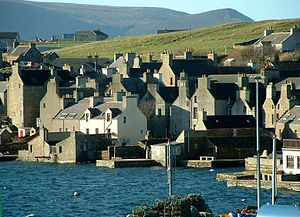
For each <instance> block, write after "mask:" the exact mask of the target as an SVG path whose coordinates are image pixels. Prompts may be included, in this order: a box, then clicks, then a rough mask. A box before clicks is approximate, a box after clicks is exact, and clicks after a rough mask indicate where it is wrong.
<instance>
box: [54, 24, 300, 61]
mask: <svg viewBox="0 0 300 217" xmlns="http://www.w3.org/2000/svg"><path fill="white" fill-rule="evenodd" d="M295 25H297V26H300V19H293V20H271V21H260V22H250V23H235V24H228V25H220V26H214V27H207V28H202V29H197V30H190V31H184V32H176V33H168V34H161V35H145V36H132V37H124V38H117V39H110V40H106V41H99V42H93V43H87V44H82V45H78V46H72V47H66V48H64V49H60V50H57V53H58V54H59V55H60V56H61V57H86V56H87V55H88V54H95V53H97V54H98V55H99V56H100V57H113V54H114V53H117V52H121V53H125V52H130V51H134V52H136V53H137V54H141V55H142V54H146V53H148V52H152V53H153V54H154V56H155V57H156V58H158V57H159V54H160V53H161V52H162V51H164V50H168V51H169V52H172V53H173V54H182V52H183V51H184V50H186V48H191V49H192V50H193V52H194V54H203V53H207V52H209V51H215V52H217V53H218V54H224V52H225V49H226V50H227V52H230V51H231V50H232V49H233V48H232V45H233V44H234V43H239V42H243V41H248V40H251V39H254V38H258V37H261V36H262V34H263V30H264V29H266V28H267V27H268V26H272V27H273V29H274V31H275V32H278V31H289V30H290V28H292V27H293V26H295Z"/></svg>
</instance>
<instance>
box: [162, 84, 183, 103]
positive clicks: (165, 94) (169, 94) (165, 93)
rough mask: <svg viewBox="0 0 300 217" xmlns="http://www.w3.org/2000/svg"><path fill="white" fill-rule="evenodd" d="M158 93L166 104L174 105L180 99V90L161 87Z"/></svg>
mask: <svg viewBox="0 0 300 217" xmlns="http://www.w3.org/2000/svg"><path fill="white" fill-rule="evenodd" d="M158 93H159V95H160V96H161V97H162V98H163V100H164V101H165V102H167V103H173V102H174V101H175V100H176V99H177V97H178V88H177V87H165V86H160V87H159V90H158Z"/></svg>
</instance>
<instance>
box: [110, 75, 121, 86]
mask: <svg viewBox="0 0 300 217" xmlns="http://www.w3.org/2000/svg"><path fill="white" fill-rule="evenodd" d="M121 82H123V75H122V74H121V73H116V74H114V75H113V76H112V83H113V84H119V83H121Z"/></svg>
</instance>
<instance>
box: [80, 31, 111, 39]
mask: <svg viewBox="0 0 300 217" xmlns="http://www.w3.org/2000/svg"><path fill="white" fill-rule="evenodd" d="M107 38H108V35H107V34H105V33H104V32H102V31H100V29H96V30H80V31H77V32H75V41H101V40H105V39H107Z"/></svg>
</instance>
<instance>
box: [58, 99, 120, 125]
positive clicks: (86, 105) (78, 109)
mask: <svg viewBox="0 0 300 217" xmlns="http://www.w3.org/2000/svg"><path fill="white" fill-rule="evenodd" d="M86 109H89V110H90V111H91V113H92V118H95V119H102V118H104V117H103V115H102V113H103V112H105V111H106V110H107V109H111V110H112V112H113V118H114V117H116V116H118V115H119V114H121V112H122V111H123V109H124V108H123V102H122V101H107V102H104V103H102V104H99V105H97V106H95V107H94V108H90V99H89V98H84V99H82V100H80V101H79V102H78V103H76V104H74V105H72V106H70V107H68V108H66V109H64V110H62V111H60V112H59V113H58V114H57V115H56V116H55V118H54V119H56V120H61V119H62V118H60V117H61V116H63V115H64V114H65V115H66V118H64V119H69V120H70V119H71V120H80V119H82V117H83V115H84V113H85V110H86ZM70 114H76V115H75V116H74V117H73V118H68V117H70V116H69V115H70ZM114 115H115V116H114Z"/></svg>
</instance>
